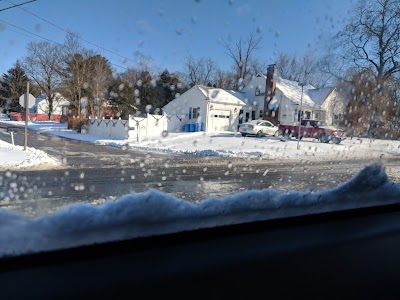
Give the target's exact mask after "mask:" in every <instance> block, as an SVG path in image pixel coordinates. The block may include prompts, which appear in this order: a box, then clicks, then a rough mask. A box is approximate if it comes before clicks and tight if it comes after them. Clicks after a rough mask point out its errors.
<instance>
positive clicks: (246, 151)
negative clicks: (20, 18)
mask: <svg viewBox="0 0 400 300" xmlns="http://www.w3.org/2000/svg"><path fill="white" fill-rule="evenodd" d="M2 122H7V123H9V124H10V125H13V126H21V127H23V126H24V122H15V121H7V120H2ZM29 127H30V128H31V129H34V130H37V131H40V132H45V133H49V134H53V135H58V136H62V137H66V138H70V139H76V140H81V141H88V142H93V143H97V144H102V145H114V146H121V147H129V148H132V149H141V150H151V151H163V152H174V153H188V154H195V155H205V156H224V157H249V158H263V159H280V160H289V159H309V160H312V159H314V158H317V159H318V160H322V159H340V160H343V159H356V158H378V157H389V156H393V155H400V141H391V140H377V139H368V138H352V139H350V138H349V139H346V140H344V141H342V143H340V144H339V145H335V144H332V143H329V144H323V143H319V142H318V141H317V140H312V139H304V140H302V141H300V143H299V145H300V149H297V140H295V139H292V140H289V141H282V140H281V139H280V138H277V137H263V138H256V137H242V136H241V135H240V134H238V133H233V132H219V133H204V132H193V133H187V132H183V133H169V134H167V135H166V136H160V137H155V138H149V139H148V140H144V141H140V142H137V141H134V140H106V139H103V138H101V137H98V136H95V135H92V134H79V133H77V132H74V131H72V130H69V129H67V128H66V124H63V123H61V124H60V123H54V122H30V123H29ZM3 134H4V133H3ZM8 139H10V138H9V137H8ZM0 151H1V152H0V153H1V154H2V155H1V157H0V167H7V168H12V167H27V166H34V165H43V164H47V165H49V164H52V165H54V166H56V165H57V164H59V162H57V161H55V160H54V159H52V158H50V157H48V156H47V155H46V154H45V153H42V152H41V151H40V149H37V150H35V149H29V153H35V154H34V155H32V154H30V155H28V153H23V152H21V148H20V147H15V148H12V147H10V145H7V144H6V143H0Z"/></svg>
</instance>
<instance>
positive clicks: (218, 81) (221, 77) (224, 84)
mask: <svg viewBox="0 0 400 300" xmlns="http://www.w3.org/2000/svg"><path fill="white" fill-rule="evenodd" d="M234 78H235V76H234V74H232V73H229V72H226V71H222V70H217V71H216V74H215V87H217V88H221V89H226V90H232V89H234V88H235V86H236V83H235V82H234Z"/></svg>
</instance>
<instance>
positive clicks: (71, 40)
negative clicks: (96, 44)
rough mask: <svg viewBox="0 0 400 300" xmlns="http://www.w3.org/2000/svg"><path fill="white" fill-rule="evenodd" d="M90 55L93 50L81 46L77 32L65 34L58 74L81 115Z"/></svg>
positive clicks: (74, 106) (74, 107)
mask: <svg viewBox="0 0 400 300" xmlns="http://www.w3.org/2000/svg"><path fill="white" fill-rule="evenodd" d="M91 56H94V52H93V51H92V50H87V49H84V48H83V47H82V45H81V43H80V39H79V35H78V34H76V33H71V32H70V33H68V34H67V36H66V38H65V41H64V45H63V65H62V68H61V70H60V74H61V75H62V78H63V83H64V90H65V91H66V92H67V93H68V95H69V97H70V100H71V101H72V103H73V105H72V107H73V109H74V110H76V112H77V113H78V116H81V112H82V109H81V100H82V97H83V96H82V95H83V92H84V87H86V85H87V84H88V78H89V75H88V72H89V70H90V65H89V60H88V58H89V57H91ZM86 89H87V88H86Z"/></svg>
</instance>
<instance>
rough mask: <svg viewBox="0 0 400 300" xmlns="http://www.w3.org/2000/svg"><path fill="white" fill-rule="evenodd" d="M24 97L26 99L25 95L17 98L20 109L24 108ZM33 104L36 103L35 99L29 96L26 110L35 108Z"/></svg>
mask: <svg viewBox="0 0 400 300" xmlns="http://www.w3.org/2000/svg"><path fill="white" fill-rule="evenodd" d="M25 97H26V94H23V95H22V96H21V97H19V104H20V105H21V106H22V107H25ZM35 102H36V99H35V97H34V96H33V95H32V94H29V97H28V108H32V107H33V106H35Z"/></svg>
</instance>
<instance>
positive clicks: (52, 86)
mask: <svg viewBox="0 0 400 300" xmlns="http://www.w3.org/2000/svg"><path fill="white" fill-rule="evenodd" d="M27 51H28V56H27V57H25V59H24V62H23V67H24V69H25V71H26V74H27V75H28V76H29V77H31V78H32V79H33V80H34V81H35V82H36V84H37V85H38V87H39V88H40V89H41V90H42V92H43V93H45V94H46V96H47V100H48V111H47V115H48V117H49V119H51V115H52V113H53V103H54V99H55V98H56V92H57V90H58V88H59V87H60V83H61V80H60V76H59V74H60V73H59V69H60V65H61V56H60V53H61V48H60V45H52V44H50V43H49V42H30V43H29V44H28V46H27Z"/></svg>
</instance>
